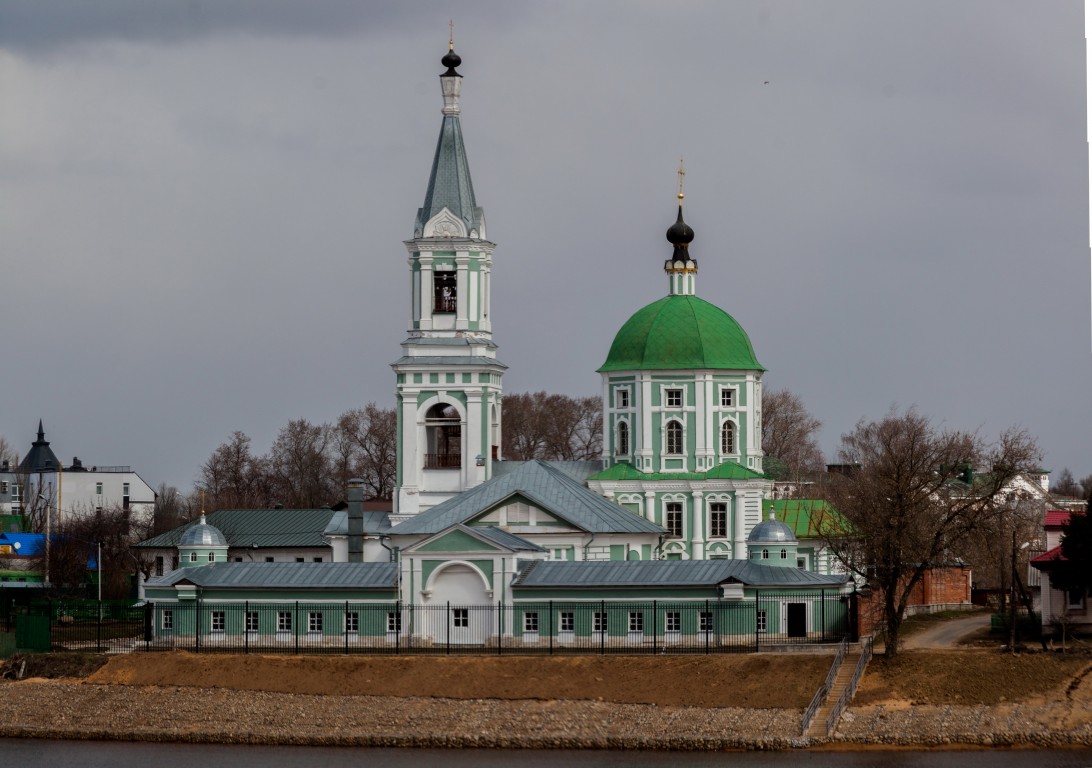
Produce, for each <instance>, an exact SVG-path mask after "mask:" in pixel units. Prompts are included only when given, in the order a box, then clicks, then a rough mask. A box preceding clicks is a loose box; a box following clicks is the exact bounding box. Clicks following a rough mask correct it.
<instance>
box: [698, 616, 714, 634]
mask: <svg viewBox="0 0 1092 768" xmlns="http://www.w3.org/2000/svg"><path fill="white" fill-rule="evenodd" d="M698 631H699V632H712V631H713V612H712V611H699V612H698Z"/></svg>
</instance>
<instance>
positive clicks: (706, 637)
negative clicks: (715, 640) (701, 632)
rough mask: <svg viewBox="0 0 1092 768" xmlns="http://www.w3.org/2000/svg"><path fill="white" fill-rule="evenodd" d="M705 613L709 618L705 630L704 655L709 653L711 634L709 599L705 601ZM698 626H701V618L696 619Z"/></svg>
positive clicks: (711, 622) (711, 620) (711, 623)
mask: <svg viewBox="0 0 1092 768" xmlns="http://www.w3.org/2000/svg"><path fill="white" fill-rule="evenodd" d="M705 615H706V616H707V617H708V618H709V625H708V627H707V629H706V630H705V655H706V656H708V655H709V635H711V634H713V626H714V624H713V612H712V611H710V610H709V601H708V600H706V601H705ZM698 627H699V628H700V627H701V619H700V618H699V619H698Z"/></svg>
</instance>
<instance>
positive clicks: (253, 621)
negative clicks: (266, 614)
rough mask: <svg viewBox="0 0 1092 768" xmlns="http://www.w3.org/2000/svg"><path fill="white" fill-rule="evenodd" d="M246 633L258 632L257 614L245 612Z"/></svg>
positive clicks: (255, 612)
mask: <svg viewBox="0 0 1092 768" xmlns="http://www.w3.org/2000/svg"><path fill="white" fill-rule="evenodd" d="M246 631H247V632H257V631H258V612H257V611H247V612H246Z"/></svg>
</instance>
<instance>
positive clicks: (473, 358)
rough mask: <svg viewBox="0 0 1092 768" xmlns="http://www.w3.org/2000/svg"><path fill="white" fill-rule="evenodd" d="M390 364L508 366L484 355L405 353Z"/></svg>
mask: <svg viewBox="0 0 1092 768" xmlns="http://www.w3.org/2000/svg"><path fill="white" fill-rule="evenodd" d="M391 365H475V366H478V365H491V366H494V367H496V368H504V369H507V368H508V366H507V365H505V364H504V363H502V362H500V361H499V360H497V359H496V358H495V357H485V356H484V355H451V356H447V355H426V356H422V357H412V356H409V355H407V356H405V357H400V358H398V359H397V360H395V361H394V362H393V363H391Z"/></svg>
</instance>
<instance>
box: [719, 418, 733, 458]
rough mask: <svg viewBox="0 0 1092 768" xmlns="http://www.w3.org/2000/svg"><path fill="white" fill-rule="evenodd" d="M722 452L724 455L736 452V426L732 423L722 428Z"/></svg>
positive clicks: (723, 425)
mask: <svg viewBox="0 0 1092 768" xmlns="http://www.w3.org/2000/svg"><path fill="white" fill-rule="evenodd" d="M720 452H721V453H722V454H727V453H735V452H736V425H735V424H733V423H732V422H730V421H726V422H724V424H722V425H721V428H720Z"/></svg>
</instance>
